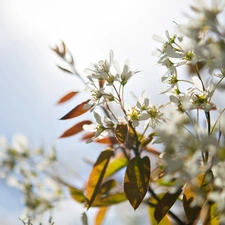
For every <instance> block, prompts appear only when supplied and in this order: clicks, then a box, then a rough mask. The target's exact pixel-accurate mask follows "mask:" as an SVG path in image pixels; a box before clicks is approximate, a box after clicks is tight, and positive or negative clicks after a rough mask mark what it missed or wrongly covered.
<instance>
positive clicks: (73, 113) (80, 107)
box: [60, 99, 90, 120]
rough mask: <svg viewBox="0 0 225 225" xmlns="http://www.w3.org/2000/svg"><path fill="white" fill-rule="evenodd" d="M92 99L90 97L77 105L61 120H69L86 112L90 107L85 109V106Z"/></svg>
mask: <svg viewBox="0 0 225 225" xmlns="http://www.w3.org/2000/svg"><path fill="white" fill-rule="evenodd" d="M89 101H90V99H88V100H86V101H85V102H82V103H81V104H79V105H77V106H76V107H75V108H73V109H72V110H71V111H70V112H69V113H67V114H66V115H65V116H63V117H62V118H61V119H60V120H67V119H72V118H75V117H78V116H80V115H82V114H84V113H86V112H87V111H88V110H89V109H90V108H88V109H84V106H85V105H86V104H87V103H88V102H89Z"/></svg>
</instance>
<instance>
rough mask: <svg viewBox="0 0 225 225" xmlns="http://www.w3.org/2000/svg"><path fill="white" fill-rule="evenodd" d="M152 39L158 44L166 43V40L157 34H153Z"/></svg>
mask: <svg viewBox="0 0 225 225" xmlns="http://www.w3.org/2000/svg"><path fill="white" fill-rule="evenodd" d="M152 39H153V40H155V41H157V42H160V43H165V42H166V40H165V39H164V38H162V37H160V36H159V35H157V34H153V35H152Z"/></svg>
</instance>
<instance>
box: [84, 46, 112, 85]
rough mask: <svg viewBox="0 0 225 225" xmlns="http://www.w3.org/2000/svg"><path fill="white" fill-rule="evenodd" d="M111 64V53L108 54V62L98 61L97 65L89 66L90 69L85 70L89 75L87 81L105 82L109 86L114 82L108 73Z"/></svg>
mask: <svg viewBox="0 0 225 225" xmlns="http://www.w3.org/2000/svg"><path fill="white" fill-rule="evenodd" d="M112 63H113V51H112V50H111V51H110V53H109V62H108V61H107V60H105V61H103V60H100V61H99V62H98V63H95V64H91V69H86V70H85V72H86V73H87V74H88V75H89V76H88V78H89V79H98V80H106V81H107V82H108V83H109V84H111V83H113V82H114V76H113V75H112V73H111V72H110V68H111V66H112Z"/></svg>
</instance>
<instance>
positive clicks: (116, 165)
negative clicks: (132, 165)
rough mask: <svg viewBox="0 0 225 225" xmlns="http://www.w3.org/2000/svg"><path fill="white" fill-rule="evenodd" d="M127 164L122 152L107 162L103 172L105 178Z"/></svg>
mask: <svg viewBox="0 0 225 225" xmlns="http://www.w3.org/2000/svg"><path fill="white" fill-rule="evenodd" d="M127 164H128V159H127V157H125V156H124V154H120V155H118V156H117V157H116V158H114V159H113V160H112V161H111V162H110V163H109V165H108V167H107V169H106V172H105V178H108V177H110V176H112V175H113V174H114V173H116V172H117V171H119V170H120V169H122V168H124V167H125V166H126V165H127Z"/></svg>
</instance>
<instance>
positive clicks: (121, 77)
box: [113, 60, 139, 85]
mask: <svg viewBox="0 0 225 225" xmlns="http://www.w3.org/2000/svg"><path fill="white" fill-rule="evenodd" d="M113 65H114V67H115V69H116V71H117V74H116V77H115V79H116V80H117V81H119V82H120V83H121V84H122V85H125V84H126V83H127V81H128V80H129V79H130V78H131V77H132V76H133V75H134V74H135V73H138V72H139V71H131V70H130V62H129V60H126V61H125V63H124V66H123V70H121V68H120V65H119V63H118V62H117V61H115V60H114V61H113Z"/></svg>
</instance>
